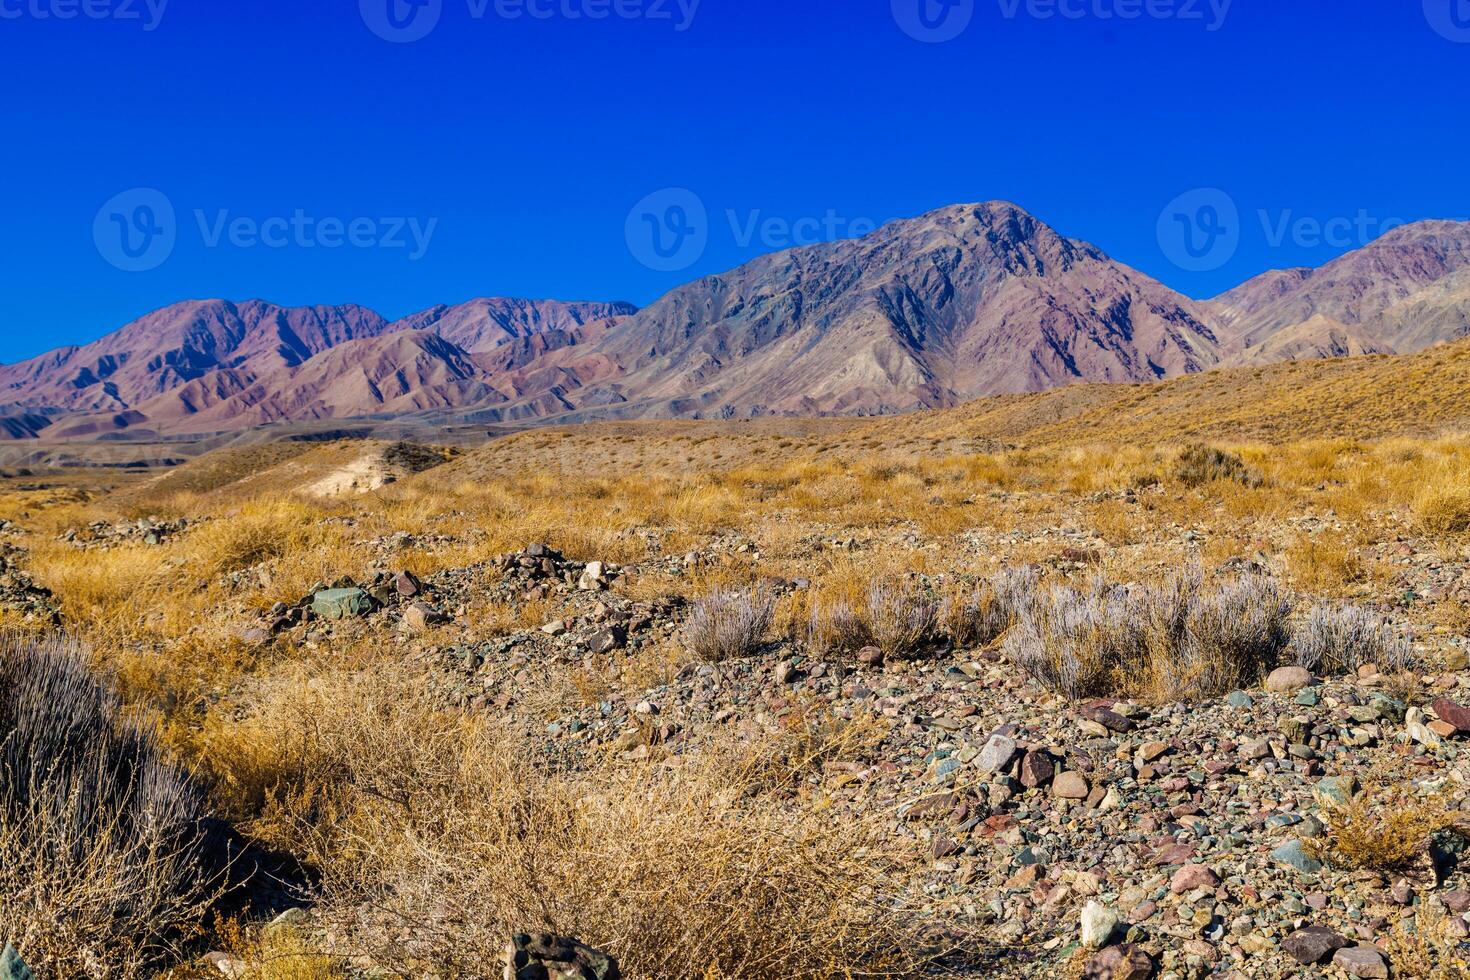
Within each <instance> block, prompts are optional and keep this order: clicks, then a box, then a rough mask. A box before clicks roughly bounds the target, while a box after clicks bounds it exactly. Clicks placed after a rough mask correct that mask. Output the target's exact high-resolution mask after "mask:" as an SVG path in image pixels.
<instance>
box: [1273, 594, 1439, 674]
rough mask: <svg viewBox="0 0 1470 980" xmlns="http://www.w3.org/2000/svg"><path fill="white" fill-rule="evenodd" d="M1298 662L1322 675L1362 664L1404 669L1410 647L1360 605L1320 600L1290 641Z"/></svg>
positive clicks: (1410, 655) (1353, 669) (1351, 669)
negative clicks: (1339, 604) (1344, 604)
mask: <svg viewBox="0 0 1470 980" xmlns="http://www.w3.org/2000/svg"><path fill="white" fill-rule="evenodd" d="M1291 652H1292V656H1293V657H1294V659H1295V660H1296V662H1297V664H1299V665H1300V666H1302V667H1305V668H1307V669H1308V670H1310V671H1313V672H1316V673H1323V674H1344V673H1356V672H1357V670H1358V669H1359V668H1360V667H1362V666H1364V665H1365V664H1376V665H1377V666H1378V668H1379V669H1380V670H1382V671H1385V672H1394V671H1400V670H1405V669H1407V668H1408V667H1409V665H1410V663H1411V662H1412V660H1413V655H1414V653H1413V648H1412V647H1410V645H1409V642H1408V641H1407V640H1405V639H1404V638H1403V637H1402V636H1400V635H1399V634H1398V633H1396V632H1395V631H1394V630H1393V628H1392V627H1391V626H1389V625H1388V623H1386V622H1385V621H1384V620H1383V618H1382V617H1381V616H1379V615H1377V614H1376V613H1373V612H1370V611H1369V610H1367V609H1364V608H1362V607H1361V606H1334V605H1331V604H1329V603H1325V602H1324V603H1319V604H1318V605H1316V606H1314V607H1312V610H1311V612H1309V613H1307V618H1306V620H1305V621H1304V622H1303V623H1302V625H1301V627H1300V628H1299V629H1298V630H1297V633H1296V636H1295V638H1294V639H1293V640H1292V644H1291Z"/></svg>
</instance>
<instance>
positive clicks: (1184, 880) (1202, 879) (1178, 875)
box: [1169, 864, 1220, 895]
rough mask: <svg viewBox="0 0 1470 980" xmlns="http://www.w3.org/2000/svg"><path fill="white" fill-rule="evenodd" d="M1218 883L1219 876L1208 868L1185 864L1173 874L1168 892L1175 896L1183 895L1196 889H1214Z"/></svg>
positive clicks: (1200, 865) (1201, 865)
mask: <svg viewBox="0 0 1470 980" xmlns="http://www.w3.org/2000/svg"><path fill="white" fill-rule="evenodd" d="M1219 883H1220V876H1219V875H1217V874H1215V872H1214V871H1213V870H1211V869H1210V868H1209V867H1208V866H1206V865H1203V864H1186V865H1185V866H1184V867H1182V868H1180V869H1179V870H1178V871H1176V872H1174V877H1173V878H1172V879H1170V881H1169V890H1170V891H1171V892H1173V893H1174V894H1175V895H1183V894H1184V893H1185V892H1192V891H1194V890H1195V889H1197V888H1214V887H1215V886H1216V885H1218V884H1219Z"/></svg>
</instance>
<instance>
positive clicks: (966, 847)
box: [262, 532, 1470, 980]
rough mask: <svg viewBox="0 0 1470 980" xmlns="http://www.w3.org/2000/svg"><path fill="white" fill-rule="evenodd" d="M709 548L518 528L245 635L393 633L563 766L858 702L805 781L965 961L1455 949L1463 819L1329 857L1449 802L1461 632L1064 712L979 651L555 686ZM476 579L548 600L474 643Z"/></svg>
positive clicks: (1366, 955)
mask: <svg viewBox="0 0 1470 980" xmlns="http://www.w3.org/2000/svg"><path fill="white" fill-rule="evenodd" d="M1045 536H1047V537H1056V536H1060V537H1062V538H1068V537H1076V538H1077V539H1078V540H1076V541H1075V542H1073V544H1071V545H1069V548H1070V550H1069V551H1065V552H1063V553H1062V554H1063V557H1062V558H1061V560H1060V562H1059V563H1058V564H1059V567H1060V568H1061V569H1062V571H1063V573H1064V574H1077V575H1082V574H1086V570H1087V568H1088V566H1089V565H1090V564H1091V562H1092V559H1091V557H1090V554H1091V552H1090V548H1092V547H1095V546H1097V545H1098V542H1095V541H1089V540H1087V539H1086V537H1085V536H1083V535H1073V536H1069V535H1067V534H1065V533H1064V532H1054V533H1052V534H1048V535H1045ZM398 543H399V544H401V543H402V542H398ZM390 544H391V543H390ZM828 546H829V547H830V546H837V547H843V548H849V547H854V545H853V543H852V542H850V541H843V540H834V541H833V542H832V543H831V544H829V545H828ZM735 547H737V548H738V547H742V546H738V545H737V546H735ZM744 547H746V549H747V550H746V552H743V553H741V552H737V554H742V555H749V554H750V550H749V548H748V546H744ZM392 550H393V549H392V547H390V546H385V547H384V549H383V552H382V554H383V555H384V556H385V557H391V553H392ZM1383 550H1384V551H1385V553H1386V555H1387V556H1388V560H1389V561H1391V562H1392V563H1393V565H1394V568H1395V575H1394V577H1393V580H1392V588H1393V589H1394V590H1398V591H1399V594H1398V595H1397V596H1388V597H1386V598H1385V601H1384V602H1383V603H1382V605H1383V608H1385V609H1386V610H1392V609H1394V608H1395V607H1397V608H1398V609H1399V611H1400V612H1402V611H1403V607H1405V606H1408V607H1413V606H1414V605H1415V604H1416V603H1423V602H1425V601H1431V600H1432V601H1456V602H1457V601H1460V599H1461V598H1462V597H1463V595H1464V592H1465V589H1466V585H1467V572H1466V567H1465V563H1464V561H1463V559H1462V558H1456V559H1454V560H1446V559H1445V558H1444V557H1443V556H1442V555H1432V556H1425V555H1423V554H1421V553H1420V552H1419V551H1418V549H1417V548H1416V546H1415V545H1414V543H1412V542H1410V541H1399V542H1391V543H1388V544H1386V545H1385V546H1384V549H1383ZM719 557H720V556H719V555H718V554H707V555H705V554H690V555H686V556H680V557H677V558H669V559H665V560H662V561H661V562H660V563H658V566H657V567H630V568H620V567H618V566H615V565H611V564H607V563H602V562H581V561H575V560H569V559H568V558H566V557H564V556H562V555H560V554H558V553H556V552H554V551H552V550H551V549H549V548H546V547H545V546H541V545H533V546H531V547H529V548H527V549H525V550H524V551H523V552H521V553H517V554H508V555H504V556H501V557H500V558H498V559H497V560H495V561H493V562H489V563H486V564H485V565H483V566H479V567H472V568H464V569H454V570H449V571H444V572H441V573H439V574H437V575H434V576H431V577H429V578H428V579H427V580H424V581H421V580H419V579H417V578H416V577H414V576H412V575H409V574H407V573H402V572H400V573H396V574H395V573H391V572H386V571H385V572H379V573H377V574H375V575H374V576H371V577H367V578H365V579H364V580H363V581H361V582H352V581H347V580H344V581H341V582H337V583H333V584H332V585H333V588H324V589H323V590H322V591H320V592H317V593H315V594H314V595H312V596H308V597H303V600H302V601H301V602H300V603H298V604H297V605H296V606H294V607H291V608H289V609H288V608H277V609H276V610H273V612H272V619H271V620H270V621H269V622H267V623H265V624H262V628H263V629H267V630H269V631H271V632H272V633H274V634H276V635H280V634H281V633H283V632H293V631H294V633H295V634H296V635H297V636H298V638H299V639H300V641H301V642H304V643H306V644H307V645H308V646H310V645H313V644H319V643H330V642H333V641H334V640H336V639H341V638H342V637H343V636H344V634H345V633H354V634H360V633H362V632H363V631H368V632H372V631H378V632H384V633H388V634H390V635H392V636H394V637H396V638H397V639H398V642H401V643H403V644H404V645H405V650H406V652H407V655H408V656H410V657H412V658H416V659H417V660H419V661H421V662H422V663H423V664H424V666H425V667H426V668H427V669H428V670H429V671H430V674H431V676H433V677H436V678H438V683H439V684H440V685H441V687H442V691H443V696H444V697H445V699H446V701H447V702H448V703H451V704H453V705H456V706H459V707H462V708H466V709H469V710H477V711H496V712H502V713H507V712H508V713H512V714H516V715H517V716H518V717H520V718H521V719H522V720H523V722H524V723H525V724H526V725H527V726H528V728H531V729H533V730H536V731H539V733H540V735H539V737H540V738H542V739H544V741H545V743H546V746H547V750H548V752H550V753H552V754H554V755H556V756H558V757H562V758H569V759H575V758H578V757H582V756H585V755H586V754H587V753H589V752H593V751H612V752H615V753H616V754H618V755H619V756H620V757H621V758H623V759H624V760H626V761H627V762H628V764H655V765H665V766H673V765H678V764H679V763H680V759H681V756H683V755H685V754H686V753H689V752H696V751H698V750H699V747H700V745H701V744H702V743H703V742H704V741H705V740H707V739H708V738H710V737H713V736H717V735H719V734H721V733H726V734H728V733H732V732H734V733H740V732H743V731H755V730H758V729H761V728H769V729H778V728H780V727H781V726H783V725H787V724H789V723H790V722H791V720H792V719H793V718H797V717H800V716H803V715H805V714H806V713H807V712H810V711H811V709H812V706H813V705H820V706H823V707H825V708H826V709H829V710H830V712H831V713H832V714H833V715H835V716H836V717H838V718H841V719H848V720H852V721H854V722H856V721H860V720H877V721H879V722H880V723H881V725H882V729H883V734H882V735H881V740H879V741H877V742H876V743H874V744H872V745H869V746H867V747H865V748H864V750H863V751H862V752H861V753H860V754H859V755H858V756H857V757H854V758H834V759H831V760H828V761H827V762H826V764H825V768H824V771H823V772H822V773H821V776H820V783H821V788H822V792H824V793H826V794H828V795H830V797H831V800H832V801H833V803H834V805H836V806H838V807H845V808H850V809H852V810H854V811H865V812H873V811H875V810H877V811H880V812H882V813H885V814H888V815H889V816H890V818H891V837H892V840H893V841H894V842H895V843H896V844H897V845H899V846H901V847H902V848H905V849H907V850H908V851H911V852H912V853H914V854H921V855H923V860H924V864H925V866H926V870H925V871H924V872H923V873H922V887H923V890H924V892H925V893H926V895H927V896H928V897H929V899H930V900H931V901H932V902H933V904H934V908H935V910H936V921H938V916H939V913H940V912H941V911H942V913H943V916H944V918H945V921H956V919H955V917H956V916H957V917H958V921H962V922H965V923H966V924H968V925H978V926H982V927H983V934H984V935H985V936H986V937H987V942H986V943H985V944H984V945H983V946H980V947H976V948H971V949H967V950H963V951H962V952H963V953H964V954H965V955H964V956H962V957H961V958H962V959H964V958H968V959H969V960H970V961H971V962H972V964H973V963H976V962H978V963H982V964H984V965H982V966H978V967H975V969H978V970H979V971H980V973H979V975H986V976H1002V975H1016V976H1023V975H1025V976H1036V977H1043V976H1056V975H1059V974H1061V973H1062V972H1064V971H1067V970H1078V969H1080V970H1082V971H1083V972H1082V975H1085V976H1088V977H1096V978H1104V977H1112V978H1115V980H1121V978H1125V977H1126V978H1136V977H1148V976H1158V977H1161V978H1173V980H1180V978H1194V977H1203V976H1212V975H1219V976H1236V977H1264V976H1272V977H1275V976H1294V975H1316V974H1317V973H1318V972H1322V971H1326V972H1327V973H1332V972H1333V971H1337V972H1338V973H1339V975H1341V974H1346V975H1349V976H1357V977H1382V976H1387V975H1389V974H1388V971H1389V970H1390V969H1391V965H1392V960H1393V955H1394V951H1395V950H1396V949H1398V948H1400V946H1401V945H1402V943H1403V942H1404V937H1405V936H1406V935H1417V936H1419V937H1421V939H1422V940H1423V941H1424V942H1427V943H1428V944H1430V945H1431V946H1432V947H1434V948H1437V949H1442V950H1449V951H1453V950H1455V949H1458V948H1459V946H1460V944H1461V943H1462V942H1463V941H1464V940H1465V939H1466V937H1467V935H1470V924H1467V923H1470V916H1467V913H1470V879H1466V878H1465V876H1464V875H1463V874H1462V873H1461V872H1460V871H1459V870H1458V868H1457V865H1456V854H1457V853H1458V851H1459V849H1460V840H1459V838H1458V837H1457V836H1456V835H1454V834H1453V833H1447V834H1441V835H1440V836H1439V837H1436V838H1435V839H1433V840H1429V839H1426V840H1424V841H1416V842H1413V843H1414V844H1415V846H1416V847H1417V852H1416V853H1417V856H1416V858H1415V859H1414V860H1413V861H1411V862H1408V863H1406V864H1404V865H1403V866H1401V867H1396V868H1388V869H1381V870H1377V871H1375V870H1371V869H1369V870H1365V869H1354V868H1351V867H1348V866H1337V865H1336V864H1334V856H1333V852H1332V847H1331V837H1330V834H1329V833H1328V828H1329V827H1330V826H1332V824H1333V823H1334V821H1335V820H1337V819H1340V818H1339V817H1338V816H1337V813H1338V811H1339V810H1340V809H1341V808H1342V807H1344V806H1345V805H1348V804H1350V803H1351V801H1352V800H1353V799H1354V797H1355V796H1356V797H1357V798H1359V799H1360V800H1361V799H1366V798H1367V797H1366V796H1365V794H1373V793H1376V792H1379V791H1380V790H1382V789H1383V788H1385V787H1391V788H1393V789H1394V790H1395V791H1396V792H1397V793H1398V794H1400V795H1401V796H1403V797H1405V798H1409V799H1412V798H1414V797H1415V796H1422V797H1426V798H1432V799H1433V800H1434V801H1435V803H1434V805H1437V806H1444V807H1446V808H1447V809H1450V810H1456V809H1459V808H1461V807H1465V808H1466V809H1470V799H1467V798H1470V786H1467V778H1466V777H1467V774H1470V768H1467V763H1470V752H1467V745H1470V743H1466V742H1464V741H1462V739H1463V738H1464V737H1465V736H1467V735H1470V709H1467V708H1466V707H1464V705H1466V704H1470V672H1467V670H1466V663H1465V654H1464V638H1463V637H1461V636H1458V635H1453V634H1452V633H1451V632H1450V631H1446V630H1439V631H1435V630H1433V629H1429V630H1424V631H1422V635H1421V636H1420V637H1419V639H1420V643H1419V654H1420V657H1421V660H1422V663H1423V664H1425V665H1426V667H1425V669H1424V671H1423V672H1422V673H1421V674H1420V675H1419V676H1418V677H1417V678H1416V679H1415V682H1414V683H1413V684H1411V686H1410V689H1408V690H1406V689H1404V686H1403V685H1404V683H1405V681H1404V679H1403V678H1389V677H1385V676H1383V675H1382V674H1380V673H1379V672H1378V671H1376V670H1374V669H1372V668H1367V669H1365V670H1364V671H1362V672H1361V674H1360V676H1354V677H1348V678H1333V679H1322V678H1314V677H1312V676H1310V675H1309V674H1307V673H1306V672H1305V671H1301V670H1300V669H1287V670H1284V671H1281V672H1278V673H1277V674H1276V675H1273V677H1272V678H1271V681H1270V684H1269V687H1270V688H1271V689H1269V690H1252V691H1237V692H1233V693H1231V694H1229V695H1228V696H1226V697H1221V698H1219V699H1217V700H1213V701H1210V702H1207V703H1202V704H1162V705H1150V704H1135V703H1124V702H1114V701H1095V702H1088V703H1082V704H1075V703H1068V702H1066V701H1065V700H1063V699H1061V698H1058V697H1055V696H1053V695H1050V694H1047V693H1045V692H1043V691H1040V690H1038V689H1037V688H1035V687H1034V686H1033V685H1032V684H1031V683H1030V682H1029V681H1027V680H1025V679H1024V678H1023V677H1021V676H1020V675H1019V672H1018V671H1017V670H1016V669H1015V668H1013V667H1012V666H1011V665H1010V664H1009V663H1007V662H1006V660H1005V659H1004V657H1003V656H1002V655H1001V654H1000V653H999V652H998V651H997V650H995V649H982V650H969V651H955V650H936V651H934V652H933V654H932V655H930V656H925V657H922V658H918V659H914V660H892V659H889V660H886V661H885V659H884V657H883V656H882V654H881V653H880V652H879V651H877V650H876V649H869V650H865V651H863V652H862V653H861V654H860V655H859V656H858V657H857V658H842V659H840V660H831V661H828V660H822V659H813V658H811V657H809V656H806V655H804V654H803V653H802V652H801V651H799V650H797V649H795V648H793V647H791V646H790V645H786V644H773V645H771V646H770V647H768V648H766V649H765V650H763V651H761V652H760V653H759V654H758V655H756V656H752V657H748V658H744V659H737V660H730V661H726V662H722V663H715V664H710V663H697V662H689V661H687V660H686V661H685V662H683V663H682V664H678V665H676V666H675V668H674V669H672V670H671V671H670V675H671V676H669V677H668V678H667V682H666V683H652V684H651V685H650V686H648V687H645V688H639V687H630V686H627V685H626V684H616V683H610V684H607V685H606V686H605V687H598V688H597V689H595V690H591V691H588V690H584V691H580V692H578V691H573V690H571V689H569V688H567V687H566V685H565V683H564V682H563V683H561V684H558V681H557V679H558V678H564V677H565V676H566V673H567V671H568V670H570V669H574V668H582V669H584V670H585V671H587V673H588V675H589V676H591V675H593V674H608V673H611V675H612V676H614V677H617V676H624V677H625V679H626V678H628V677H631V676H632V674H631V671H630V672H628V673H626V674H624V675H620V674H619V671H618V669H617V668H618V666H619V664H624V665H626V664H627V662H628V661H631V660H632V659H633V658H635V657H636V656H637V655H638V654H639V653H645V652H648V651H653V650H659V649H664V648H666V647H668V646H669V645H670V644H674V643H676V642H677V637H678V631H679V627H680V622H681V619H682V617H683V615H684V612H685V611H686V609H687V606H688V603H689V601H690V600H691V599H692V598H694V597H692V596H680V595H678V594H672V595H669V596H667V597H665V598H660V599H657V600H654V601H638V600H634V599H631V598H628V597H626V596H624V595H622V594H620V592H619V590H618V584H619V581H620V580H630V579H631V580H636V579H637V578H638V577H640V576H647V575H650V574H662V575H664V576H665V577H668V578H670V580H673V581H677V577H678V574H679V573H681V572H682V571H684V570H685V569H687V568H690V567H692V566H696V565H698V564H699V563H700V562H705V561H715V560H718V558H719ZM805 584H806V583H805V582H802V581H799V580H797V581H793V580H788V579H777V580H773V581H772V582H771V585H772V587H773V588H775V589H777V590H781V591H787V592H789V591H795V590H799V589H801V588H803V587H804V586H805ZM487 596H490V597H494V598H496V599H499V600H502V601H505V602H509V603H516V602H525V603H532V602H536V603H546V602H547V601H548V600H549V605H548V606H547V607H546V608H547V609H548V611H547V613H546V615H545V621H544V622H543V623H541V624H540V625H537V626H533V627H529V628H525V629H520V630H516V631H513V632H511V633H509V634H508V635H504V636H499V637H496V638H494V639H476V638H474V636H473V631H472V630H469V629H466V628H465V627H466V624H465V623H463V622H459V623H457V622H456V612H460V613H462V612H463V611H464V609H465V608H466V605H467V603H468V602H469V601H471V599H472V598H473V599H483V598H485V597H487ZM1431 664H1432V665H1437V666H1433V667H1430V666H1428V665H1431ZM1426 805H1428V804H1426ZM1418 845H1422V847H1421V846H1418ZM1467 948H1470V947H1467ZM1446 955H1448V954H1446ZM1317 964H1329V965H1328V966H1325V967H1321V968H1320V969H1319V966H1318V965H1317ZM1395 975H1407V974H1404V973H1403V972H1402V971H1400V972H1399V973H1396V974H1395Z"/></svg>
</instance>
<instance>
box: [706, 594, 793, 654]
mask: <svg viewBox="0 0 1470 980" xmlns="http://www.w3.org/2000/svg"><path fill="white" fill-rule="evenodd" d="M775 613H776V598H775V596H774V595H772V594H771V592H770V591H769V590H768V589H766V588H764V587H756V588H754V589H745V590H740V591H728V590H723V589H716V590H715V591H714V592H711V593H710V594H709V595H707V596H705V597H704V598H703V599H700V600H699V601H698V602H696V603H695V604H694V608H693V610H691V611H690V613H689V618H688V619H687V620H686V621H685V623H684V643H685V645H687V646H688V647H689V650H690V652H691V653H693V654H694V655H695V656H697V657H699V658H700V659H701V660H705V661H719V660H731V659H734V658H736V657H748V656H750V655H751V654H752V653H754V652H755V651H756V650H758V649H760V645H761V643H762V642H764V640H765V638H766V634H767V633H768V632H770V629H771V621H772V619H774V617H775Z"/></svg>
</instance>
